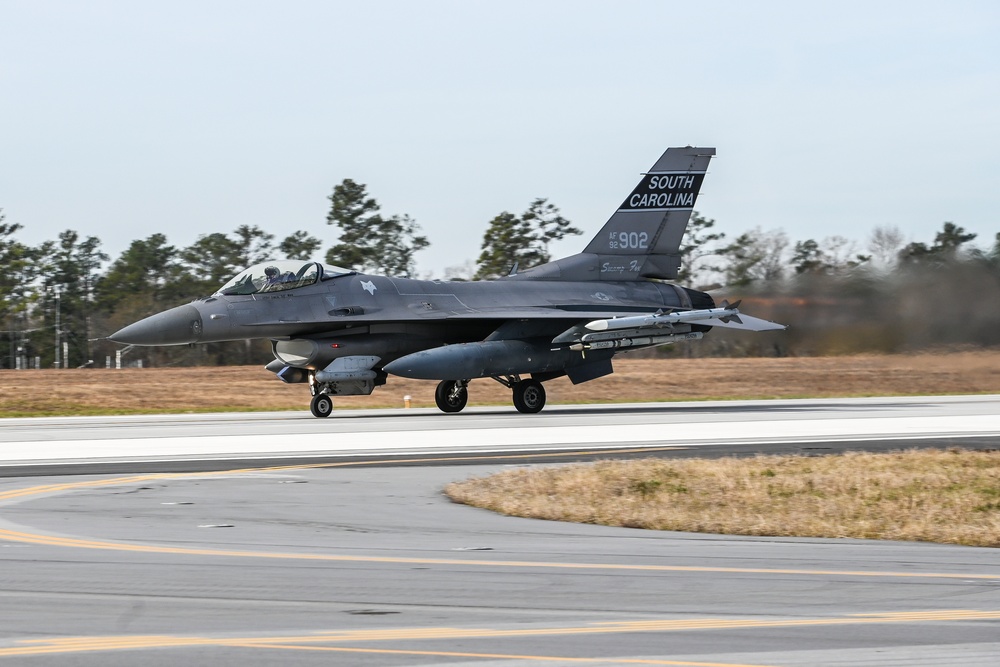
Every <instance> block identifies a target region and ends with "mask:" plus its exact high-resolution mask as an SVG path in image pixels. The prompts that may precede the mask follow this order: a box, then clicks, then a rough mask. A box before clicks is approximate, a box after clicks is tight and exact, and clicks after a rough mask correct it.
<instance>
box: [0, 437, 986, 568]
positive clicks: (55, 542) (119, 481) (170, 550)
mask: <svg viewBox="0 0 1000 667" xmlns="http://www.w3.org/2000/svg"><path fill="white" fill-rule="evenodd" d="M658 449H661V450H662V449H673V448H672V447H664V448H658ZM619 451H620V452H622V453H636V452H648V451H657V450H656V449H647V448H640V449H635V450H619ZM606 453H607V452H606V451H596V452H595V451H579V452H559V453H550V454H507V455H499V456H496V455H490V456H457V457H447V458H433V457H432V458H416V459H398V458H397V459H383V460H377V461H340V462H331V463H311V464H294V465H283V466H268V467H263V468H239V469H236V470H224V471H213V472H201V473H152V474H144V475H132V476H128V477H115V478H110V479H99V480H88V481H84V482H71V483H61V484H46V485H40V486H33V487H27V488H23V489H13V490H11V491H6V492H2V493H0V502H4V501H12V500H19V499H24V498H29V497H33V496H40V495H46V494H51V493H63V492H68V491H76V490H79V489H91V488H99V487H106V486H118V485H126V484H138V483H142V482H150V481H157V480H166V479H191V478H204V477H222V476H230V475H238V474H249V473H266V472H283V471H291V470H306V469H317V468H341V467H352V466H368V465H378V464H385V463H390V462H391V463H428V462H442V463H447V462H458V461H481V460H482V461H489V460H509V459H525V458H539V457H545V456H549V457H557V456H558V457H561V456H583V455H595V454H606ZM0 540H7V541H11V542H22V543H29V544H43V545H47V546H58V547H70V548H77V549H101V550H108V551H131V552H141V553H161V554H180V555H191V556H219V557H233V558H266V559H283V560H312V561H329V562H354V563H386V564H408V565H458V566H467V567H510V568H546V569H574V570H612V571H632V572H715V573H729V574H773V575H805V576H850V577H886V578H908V579H966V580H969V579H974V580H1000V574H968V573H953V572H892V571H884V572H878V571H867V570H806V569H776V568H750V567H710V566H687V565H652V564H621V563H558V562H546V561H503V560H471V559H459V558H408V557H401V556H348V555H342V554H326V553H283V552H268V551H239V550H233V549H210V548H194V547H171V546H166V545H156V544H135V543H128V542H110V541H102V540H93V539H86V538H75V537H57V536H55V535H45V534H42V533H29V532H22V531H16V530H8V529H0Z"/></svg>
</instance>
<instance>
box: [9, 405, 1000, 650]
mask: <svg viewBox="0 0 1000 667" xmlns="http://www.w3.org/2000/svg"><path fill="white" fill-rule="evenodd" d="M998 414H1000V397H998V396H976V397H945V398H942V397H933V398H919V399H896V398H891V399H852V400H825V401H818V400H817V401H774V402H759V403H691V404H679V403H678V404H657V405H642V406H588V407H583V408H577V407H574V408H559V407H554V408H553V409H551V410H548V411H546V412H545V413H542V414H541V415H535V416H522V415H519V414H517V413H514V412H513V411H512V410H506V409H500V408H496V409H494V408H490V409H480V410H475V411H472V412H470V413H468V414H462V415H457V416H456V415H448V416H443V415H437V414H433V413H430V412H424V411H416V410H414V411H407V412H403V411H386V412H384V413H383V412H380V413H372V412H363V411H356V412H344V413H341V414H337V415H335V416H334V417H332V418H330V419H328V420H317V419H312V418H311V417H305V416H303V415H301V414H297V413H276V414H267V415H218V416H184V417H131V418H93V419H51V420H50V419H42V420H23V419H18V420H0V462H2V463H3V464H4V468H3V471H4V472H3V475H4V476H3V477H2V478H0V662H4V661H7V662H9V663H10V664H18V665H20V664H25V665H30V664H39V665H41V664H45V665H50V664H51V665H61V664H66V665H70V664H72V665H133V664H137V663H141V664H144V665H161V664H162V665H174V664H181V663H188V664H240V665H241V666H252V665H272V664H296V665H299V664H302V665H305V664H314V663H315V664H331V663H332V664H342V665H521V664H525V665H576V664H598V665H629V664H643V665H727V666H729V665H781V666H792V665H795V666H798V665H904V664H905V665H942V664H963V665H995V664H998V663H1000V552H998V551H997V550H995V549H979V548H970V547H953V546H946V545H932V544H914V543H900V542H867V541H861V540H832V539H788V538H748V537H744V538H741V537H726V536H718V535H695V534H685V533H669V532H653V531H640V530H631V529H618V528H606V527H601V526H589V525H576V524H562V523H556V522H544V521H535V520H528V519H516V518H510V517H501V516H497V515H494V514H492V513H489V512H486V511H482V510H477V509H472V508H468V507H464V506H460V505H454V504H452V503H450V502H449V501H447V499H445V498H444V497H443V496H442V495H441V493H440V490H441V488H442V487H443V486H444V485H445V484H447V483H448V482H449V481H452V480H456V479H464V478H467V477H469V476H473V475H484V474H489V473H490V472H493V471H496V470H499V469H501V468H502V467H504V466H510V465H528V464H531V462H539V461H557V460H586V459H588V458H593V456H594V452H597V453H598V455H600V456H604V457H607V456H610V455H632V452H631V450H645V451H649V452H652V453H655V454H657V455H661V456H666V455H691V454H698V455H705V454H715V453H719V452H730V451H736V452H749V451H773V450H776V451H807V452H812V453H823V451H826V450H835V449H838V448H844V447H848V448H850V447H865V448H870V447H877V446H882V447H885V446H891V447H901V446H912V445H915V444H937V445H941V444H948V445H958V446H973V447H993V448H995V447H997V446H1000V417H998ZM366 436H367V437H366ZM240 438H244V439H246V440H247V441H248V442H249V443H250V444H249V445H248V446H247V452H243V453H241V452H239V451H238V450H235V448H237V446H238V442H234V439H236V440H238V439H240ZM607 446H613V447H618V448H620V450H619V451H615V450H607V449H601V447H607ZM234 450H235V451H234ZM458 463H462V464H464V465H462V466H458V465H455V464H458ZM115 466H124V468H122V469H121V471H120V472H118V473H114V470H117V469H118V468H116V467H115ZM126 470H127V472H128V474H125V471H126Z"/></svg>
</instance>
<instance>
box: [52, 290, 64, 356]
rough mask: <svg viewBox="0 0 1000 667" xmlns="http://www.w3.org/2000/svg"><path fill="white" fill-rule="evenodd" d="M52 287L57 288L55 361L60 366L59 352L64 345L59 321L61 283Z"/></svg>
mask: <svg viewBox="0 0 1000 667" xmlns="http://www.w3.org/2000/svg"><path fill="white" fill-rule="evenodd" d="M52 289H53V290H55V295H56V362H55V367H56V368H59V362H60V359H59V354H60V353H61V352H62V345H60V343H61V338H62V331H61V330H60V322H59V303H60V302H59V297H60V294H59V285H53V286H52Z"/></svg>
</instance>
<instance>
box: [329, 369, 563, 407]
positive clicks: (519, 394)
mask: <svg viewBox="0 0 1000 667" xmlns="http://www.w3.org/2000/svg"><path fill="white" fill-rule="evenodd" d="M493 379H494V380H496V381H497V382H499V383H500V384H502V385H504V386H505V387H508V388H510V390H511V393H512V398H513V400H514V407H515V408H517V411H518V412H521V413H524V414H535V413H538V412H541V411H542V408H544V407H545V387H543V386H542V383H541V382H539V381H538V380H522V379H521V378H520V377H519V376H517V375H514V376H507V377H499V376H496V377H494V378H493ZM314 400H315V399H314ZM434 402H435V403H437V406H438V409H439V410H440V411H441V412H461V411H462V409H463V408H464V407H465V406H466V404H468V402H469V381H468V380H442V381H441V382H440V383H438V386H437V389H436V390H435V391H434ZM313 414H316V413H315V412H314V413H313ZM317 416H318V415H317Z"/></svg>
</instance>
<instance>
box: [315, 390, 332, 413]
mask: <svg viewBox="0 0 1000 667" xmlns="http://www.w3.org/2000/svg"><path fill="white" fill-rule="evenodd" d="M309 410H310V411H312V413H313V417H329V416H330V415H331V414H333V399H332V398H330V395H329V394H316V395H315V396H313V399H312V402H311V403H309Z"/></svg>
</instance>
